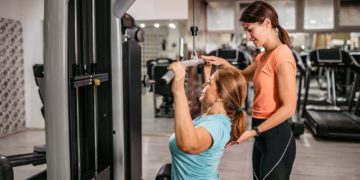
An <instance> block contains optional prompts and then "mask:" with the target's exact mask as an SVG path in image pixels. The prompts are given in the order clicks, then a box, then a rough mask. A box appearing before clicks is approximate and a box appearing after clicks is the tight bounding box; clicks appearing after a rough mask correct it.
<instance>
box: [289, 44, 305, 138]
mask: <svg viewBox="0 0 360 180" xmlns="http://www.w3.org/2000/svg"><path fill="white" fill-rule="evenodd" d="M292 54H293V56H294V58H295V61H296V67H297V76H298V92H297V93H298V95H297V102H296V112H295V113H294V115H293V116H292V117H291V118H290V120H289V121H288V122H289V124H290V127H291V129H292V131H293V134H294V136H295V137H299V136H300V135H302V134H303V133H304V130H305V125H304V121H303V120H302V118H301V115H300V106H301V91H302V84H303V83H302V82H303V77H304V76H305V74H306V67H305V65H304V63H303V61H302V59H301V56H300V54H299V53H298V52H296V51H295V50H292Z"/></svg>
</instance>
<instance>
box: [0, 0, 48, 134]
mask: <svg viewBox="0 0 360 180" xmlns="http://www.w3.org/2000/svg"><path fill="white" fill-rule="evenodd" d="M0 17H4V18H8V19H15V20H20V22H21V23H22V26H23V40H24V47H23V49H24V79H25V119H26V127H28V128H44V119H43V117H42V115H41V112H40V108H41V107H42V103H41V100H40V97H39V94H38V88H37V86H36V84H35V80H34V75H33V71H32V66H33V65H34V64H36V63H43V19H44V0H26V1H24V0H1V1H0Z"/></svg>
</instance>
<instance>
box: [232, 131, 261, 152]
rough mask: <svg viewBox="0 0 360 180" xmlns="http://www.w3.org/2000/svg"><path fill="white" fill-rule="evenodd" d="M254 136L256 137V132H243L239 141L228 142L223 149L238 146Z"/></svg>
mask: <svg viewBox="0 0 360 180" xmlns="http://www.w3.org/2000/svg"><path fill="white" fill-rule="evenodd" d="M255 136H256V132H254V130H248V131H245V132H244V133H242V134H241V136H240V137H239V139H237V140H236V141H230V142H229V143H227V144H226V146H225V148H228V147H230V146H232V145H234V144H240V143H242V142H244V141H246V140H248V139H250V138H253V137H255Z"/></svg>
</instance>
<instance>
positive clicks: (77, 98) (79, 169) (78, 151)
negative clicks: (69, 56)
mask: <svg viewBox="0 0 360 180" xmlns="http://www.w3.org/2000/svg"><path fill="white" fill-rule="evenodd" d="M74 36H75V38H74V42H75V68H76V70H75V75H74V76H78V75H79V43H78V0H74ZM75 96H76V146H77V148H76V149H77V167H78V171H77V173H78V179H79V180H80V179H81V148H80V147H81V146H80V145H81V143H80V115H79V114H80V110H79V88H76V90H75Z"/></svg>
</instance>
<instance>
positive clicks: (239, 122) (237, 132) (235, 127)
mask: <svg viewBox="0 0 360 180" xmlns="http://www.w3.org/2000/svg"><path fill="white" fill-rule="evenodd" d="M231 119H232V123H231V134H230V141H236V140H237V139H239V137H240V136H241V134H242V133H244V132H245V130H246V124H247V123H246V113H245V112H244V111H241V112H239V113H238V112H235V113H234V115H233V117H232V118H231Z"/></svg>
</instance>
